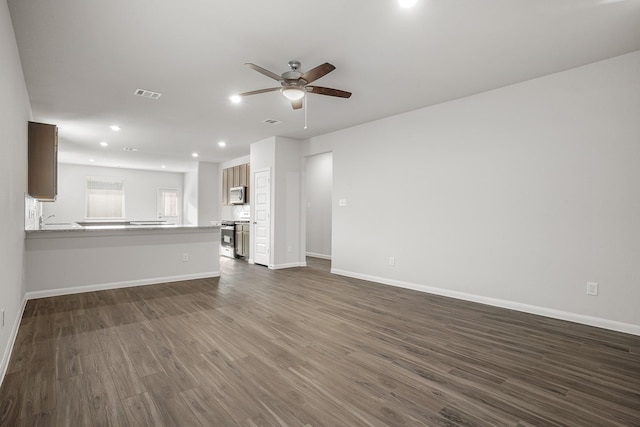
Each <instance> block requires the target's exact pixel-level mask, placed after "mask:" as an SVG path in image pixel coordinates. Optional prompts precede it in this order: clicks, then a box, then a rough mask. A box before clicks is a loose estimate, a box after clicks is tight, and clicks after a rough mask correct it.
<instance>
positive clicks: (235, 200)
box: [229, 186, 247, 205]
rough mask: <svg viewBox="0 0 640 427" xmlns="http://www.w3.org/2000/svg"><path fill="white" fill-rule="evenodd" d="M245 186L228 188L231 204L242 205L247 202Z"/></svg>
mask: <svg viewBox="0 0 640 427" xmlns="http://www.w3.org/2000/svg"><path fill="white" fill-rule="evenodd" d="M246 196H247V187H245V186H240V187H231V188H230V189H229V203H231V204H232V205H244V204H245V203H246V202H247V199H246Z"/></svg>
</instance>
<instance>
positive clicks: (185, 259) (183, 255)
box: [182, 252, 189, 262]
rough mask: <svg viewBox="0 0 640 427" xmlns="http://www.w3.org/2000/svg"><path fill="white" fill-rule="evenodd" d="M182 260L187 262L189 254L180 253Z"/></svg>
mask: <svg viewBox="0 0 640 427" xmlns="http://www.w3.org/2000/svg"><path fill="white" fill-rule="evenodd" d="M182 262H189V254H188V253H186V252H185V253H183V254H182Z"/></svg>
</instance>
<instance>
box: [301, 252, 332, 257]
mask: <svg viewBox="0 0 640 427" xmlns="http://www.w3.org/2000/svg"><path fill="white" fill-rule="evenodd" d="M305 255H306V256H310V257H313V258H320V259H331V255H324V254H317V253H315V252H307V253H306V254H305Z"/></svg>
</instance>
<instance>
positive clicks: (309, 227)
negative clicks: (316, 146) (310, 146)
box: [305, 153, 333, 258]
mask: <svg viewBox="0 0 640 427" xmlns="http://www.w3.org/2000/svg"><path fill="white" fill-rule="evenodd" d="M305 160H306V162H305V165H306V167H305V176H306V177H305V197H306V215H307V217H306V252H307V255H310V256H315V257H320V258H331V208H332V206H333V204H332V203H331V190H332V187H333V154H332V153H323V154H317V155H315V156H310V157H306V158H305Z"/></svg>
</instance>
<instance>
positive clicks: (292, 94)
mask: <svg viewBox="0 0 640 427" xmlns="http://www.w3.org/2000/svg"><path fill="white" fill-rule="evenodd" d="M282 94H283V95H284V97H285V98H287V99H288V100H290V101H297V100H299V99H302V98H303V97H304V89H303V88H301V87H297V86H291V87H283V88H282Z"/></svg>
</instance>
